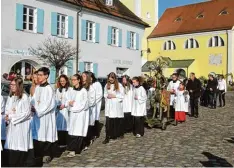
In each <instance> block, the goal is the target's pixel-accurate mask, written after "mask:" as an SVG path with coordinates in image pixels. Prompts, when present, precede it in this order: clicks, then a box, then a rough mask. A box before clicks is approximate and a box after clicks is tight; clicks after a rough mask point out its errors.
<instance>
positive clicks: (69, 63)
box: [66, 60, 74, 76]
mask: <svg viewBox="0 0 234 168" xmlns="http://www.w3.org/2000/svg"><path fill="white" fill-rule="evenodd" d="M66 65H67V76H72V75H73V74H74V73H73V60H69V61H67V63H66Z"/></svg>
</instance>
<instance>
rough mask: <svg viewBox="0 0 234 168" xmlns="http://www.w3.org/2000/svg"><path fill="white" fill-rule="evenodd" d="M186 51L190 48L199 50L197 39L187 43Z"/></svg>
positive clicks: (189, 40) (191, 39)
mask: <svg viewBox="0 0 234 168" xmlns="http://www.w3.org/2000/svg"><path fill="white" fill-rule="evenodd" d="M184 48H185V49H190V48H199V44H198V42H197V40H196V39H194V38H190V39H188V40H186V41H185V46H184Z"/></svg>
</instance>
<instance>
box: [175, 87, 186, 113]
mask: <svg viewBox="0 0 234 168" xmlns="http://www.w3.org/2000/svg"><path fill="white" fill-rule="evenodd" d="M186 96H187V101H185V96H184V90H183V91H179V90H178V91H177V92H176V97H175V111H176V112H188V110H189V95H186Z"/></svg>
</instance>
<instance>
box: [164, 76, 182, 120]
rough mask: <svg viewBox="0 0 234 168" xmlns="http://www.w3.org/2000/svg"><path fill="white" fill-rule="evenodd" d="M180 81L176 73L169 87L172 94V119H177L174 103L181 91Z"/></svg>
mask: <svg viewBox="0 0 234 168" xmlns="http://www.w3.org/2000/svg"><path fill="white" fill-rule="evenodd" d="M179 85H180V81H179V80H178V75H177V74H176V73H174V74H172V81H170V82H169V84H168V86H167V91H169V92H170V93H171V97H170V118H171V119H173V120H174V119H175V107H174V106H173V102H174V100H175V94H176V92H177V91H178V89H179Z"/></svg>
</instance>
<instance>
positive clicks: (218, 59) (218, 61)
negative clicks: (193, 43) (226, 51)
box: [209, 54, 222, 66]
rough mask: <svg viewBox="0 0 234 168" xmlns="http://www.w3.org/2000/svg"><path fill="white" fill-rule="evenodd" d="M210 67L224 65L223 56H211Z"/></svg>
mask: <svg viewBox="0 0 234 168" xmlns="http://www.w3.org/2000/svg"><path fill="white" fill-rule="evenodd" d="M209 64H210V65H216V66H218V65H221V64H222V54H210V56H209Z"/></svg>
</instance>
